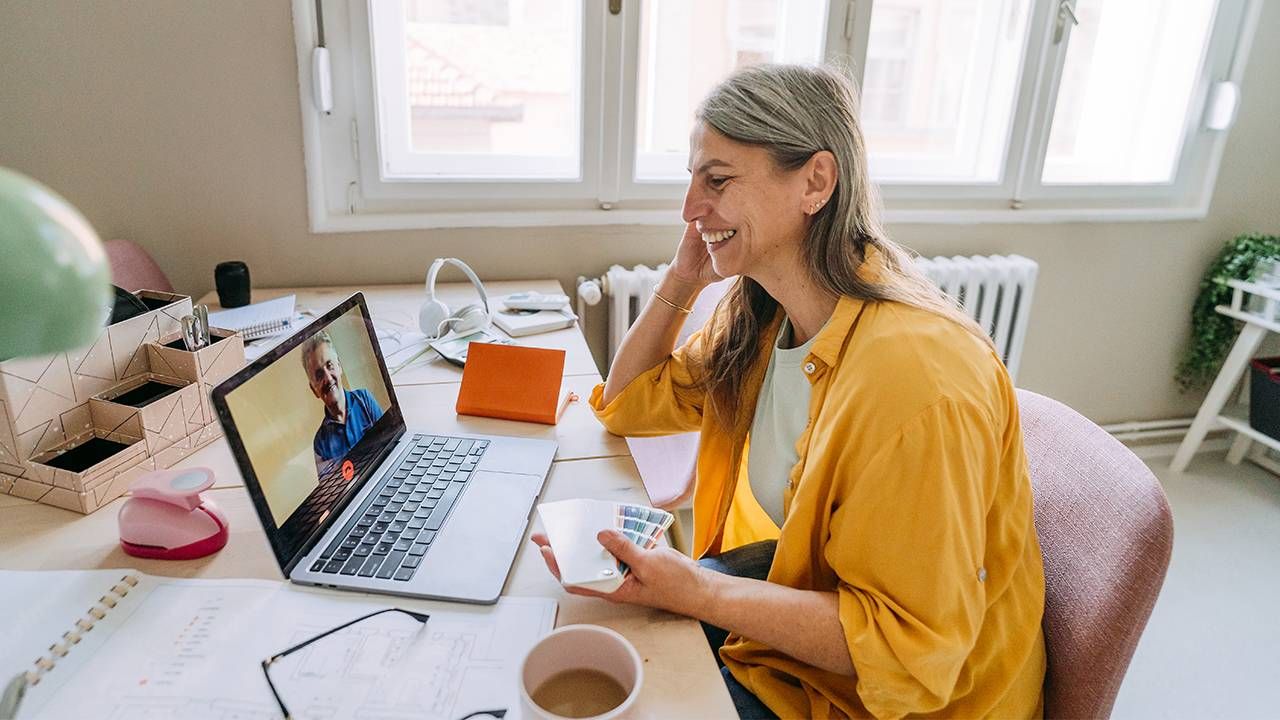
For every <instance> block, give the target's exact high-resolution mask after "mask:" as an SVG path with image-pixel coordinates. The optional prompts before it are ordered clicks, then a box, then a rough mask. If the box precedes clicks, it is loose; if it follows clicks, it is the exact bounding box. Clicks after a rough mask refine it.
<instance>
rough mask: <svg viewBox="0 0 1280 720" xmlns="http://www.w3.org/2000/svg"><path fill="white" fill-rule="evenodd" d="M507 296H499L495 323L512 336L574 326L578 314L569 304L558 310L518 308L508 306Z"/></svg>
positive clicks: (494, 318) (494, 315)
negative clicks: (506, 302)
mask: <svg viewBox="0 0 1280 720" xmlns="http://www.w3.org/2000/svg"><path fill="white" fill-rule="evenodd" d="M505 300H506V298H505V297H502V298H497V299H496V302H497V308H495V310H494V313H493V324H494V325H497V326H498V327H500V328H502V330H503V332H505V333H506V334H508V335H510V336H511V337H524V336H525V335H536V334H537V333H544V332H551V331H552V330H562V329H564V328H567V327H573V325H574V323H576V322H578V316H577V315H575V314H574V312H573V310H570V309H569V306H568V305H565V306H564V307H562V308H559V309H556V310H516V309H513V308H509V307H506V304H505Z"/></svg>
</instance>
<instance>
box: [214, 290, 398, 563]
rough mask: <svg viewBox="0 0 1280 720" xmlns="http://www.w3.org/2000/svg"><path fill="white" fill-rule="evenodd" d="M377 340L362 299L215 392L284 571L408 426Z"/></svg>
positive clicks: (350, 302)
mask: <svg viewBox="0 0 1280 720" xmlns="http://www.w3.org/2000/svg"><path fill="white" fill-rule="evenodd" d="M376 342H377V341H376V336H375V335H374V333H373V325H372V322H371V321H370V320H369V318H368V315H367V310H366V308H365V306H364V302H363V297H362V296H359V295H357V296H353V297H352V298H351V299H350V300H348V301H347V302H345V303H343V304H342V305H341V306H340V307H339V308H335V311H333V312H330V313H328V314H326V316H325V317H324V318H321V319H320V320H317V321H316V322H314V323H312V324H311V325H309V326H308V327H307V328H305V329H304V330H302V331H301V332H299V333H298V334H297V335H295V336H293V337H291V338H289V339H288V340H286V341H284V343H282V344H281V346H279V347H277V348H275V349H274V350H272V351H271V352H270V353H268V354H267V355H266V356H264V357H263V358H261V359H259V360H258V361H256V362H255V363H253V365H251V366H250V367H248V368H245V369H244V370H242V371H241V372H240V373H238V374H237V375H236V376H235V377H233V378H231V379H229V380H228V381H227V382H226V383H224V385H222V386H219V387H218V389H217V391H216V392H215V404H217V405H219V415H220V417H224V422H223V424H224V427H226V429H227V435H228V439H229V440H230V442H231V445H232V448H233V450H234V452H235V454H236V459H237V461H238V462H239V463H240V467H241V471H242V472H243V474H244V475H245V482H246V484H247V485H248V487H249V490H250V493H251V494H252V495H253V496H254V501H255V503H256V504H257V506H258V514H259V516H261V517H262V519H263V525H264V527H266V529H267V531H268V532H267V535H268V537H269V538H270V539H271V542H272V545H273V549H275V551H276V555H277V558H278V559H280V563H281V567H285V566H286V565H289V566H291V565H292V561H293V560H294V559H295V558H296V556H297V554H298V553H299V551H301V550H303V545H304V544H305V543H306V541H307V539H308V538H309V537H310V536H311V535H312V534H313V533H314V532H315V531H316V530H317V529H318V528H319V527H320V526H321V525H322V524H323V523H324V522H325V521H326V520H328V519H329V516H330V515H331V514H332V513H333V512H334V511H335V510H336V509H338V507H339V503H340V501H341V500H342V499H343V498H344V497H345V496H346V494H347V491H348V490H350V489H352V488H353V486H354V485H355V484H356V483H358V482H359V481H360V480H361V479H362V478H363V477H365V476H366V475H367V474H368V472H369V471H371V470H373V469H375V468H374V467H373V465H374V464H375V463H377V462H378V460H379V458H380V457H381V453H382V450H383V449H384V448H385V446H386V445H387V443H388V442H389V441H390V440H394V439H395V436H396V434H397V430H398V428H400V427H403V423H402V422H401V421H400V418H399V411H398V408H396V407H395V396H394V395H393V394H392V392H391V390H390V388H389V387H388V383H387V378H386V374H385V366H384V364H383V363H382V362H381V356H380V355H379V354H378V350H377V348H376V345H375V343H376ZM237 381H238V382H237ZM219 398H220V399H219ZM228 420H229V421H230V422H227V421H228ZM264 510H265V512H264ZM268 516H269V517H270V521H271V522H267V517H268ZM272 525H274V528H275V531H274V532H272V528H271V526H272Z"/></svg>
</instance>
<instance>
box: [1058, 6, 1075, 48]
mask: <svg viewBox="0 0 1280 720" xmlns="http://www.w3.org/2000/svg"><path fill="white" fill-rule="evenodd" d="M1067 20H1070V21H1071V24H1072V25H1079V24H1080V18H1078V17H1076V11H1075V8H1073V7H1071V0H1058V17H1057V18H1056V19H1055V20H1054V23H1053V44H1054V45H1057V44H1058V43H1060V42H1062V36H1063V35H1065V34H1066V32H1067Z"/></svg>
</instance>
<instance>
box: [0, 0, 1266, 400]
mask: <svg viewBox="0 0 1280 720" xmlns="http://www.w3.org/2000/svg"><path fill="white" fill-rule="evenodd" d="M1267 5H1268V6H1267V7H1266V9H1265V10H1264V11H1263V18H1262V25H1261V27H1259V29H1258V32H1257V38H1258V39H1257V42H1256V43H1255V45H1254V50H1253V53H1252V57H1251V58H1250V59H1249V64H1248V73H1247V76H1246V78H1245V83H1244V96H1243V102H1242V106H1241V112H1240V120H1239V123H1238V124H1237V126H1236V127H1235V129H1234V130H1233V131H1232V133H1231V138H1230V141H1229V143H1228V146H1227V152H1226V155H1225V158H1224V162H1223V168H1222V172H1221V174H1220V176H1219V179H1218V183H1217V191H1216V193H1215V195H1214V199H1213V205H1212V208H1211V211H1210V215H1209V217H1208V218H1207V219H1206V220H1204V221H1200V222H1172V223H1102V224H1062V225H976V226H950V225H947V226H940V225H901V226H895V227H891V228H890V230H891V231H892V233H893V235H894V237H895V238H896V239H898V240H899V241H901V242H903V243H905V244H907V245H909V246H911V247H913V248H915V249H916V250H919V251H920V252H922V253H924V254H926V255H932V254H942V253H945V254H954V253H965V254H968V253H1019V254H1022V255H1026V256H1028V257H1031V258H1034V259H1035V260H1037V261H1038V262H1039V263H1040V266H1041V275H1040V278H1041V279H1040V284H1039V286H1038V287H1037V289H1036V296H1035V307H1034V310H1033V314H1032V318H1031V320H1032V327H1031V330H1030V336H1029V337H1028V340H1027V346H1026V352H1025V356H1024V359H1023V366H1022V371H1021V374H1020V378H1019V384H1020V385H1022V386H1024V387H1027V388H1030V389H1033V390H1036V391H1038V392H1042V393H1045V394H1047V395H1051V396H1053V397H1056V398H1058V399H1060V400H1062V401H1064V402H1066V403H1068V404H1070V405H1073V406H1074V407H1076V408H1077V409H1079V410H1080V411H1081V412H1083V413H1085V414H1086V415H1089V416H1090V417H1092V418H1093V419H1095V420H1097V421H1099V422H1110V421H1117V420H1127V419H1148V418H1164V417H1172V416H1186V415H1189V414H1191V413H1193V412H1194V410H1195V408H1196V406H1197V405H1198V402H1199V398H1198V397H1197V396H1183V395H1179V394H1178V392H1177V390H1176V387H1175V385H1174V384H1173V382H1172V380H1171V376H1172V373H1173V369H1174V367H1175V365H1176V363H1177V357H1178V353H1179V352H1180V349H1181V347H1182V345H1183V343H1184V342H1185V339H1186V336H1187V333H1188V320H1187V318H1188V312H1189V309H1190V307H1191V301H1192V298H1193V296H1194V294H1195V292H1196V284H1197V281H1198V280H1199V276H1200V273H1201V272H1202V271H1203V269H1204V267H1205V265H1206V264H1207V262H1208V261H1209V259H1210V258H1211V257H1212V256H1213V254H1214V253H1215V252H1216V250H1217V248H1218V247H1220V245H1221V244H1222V243H1223V242H1224V241H1226V240H1227V239H1229V238H1230V237H1231V236H1232V235H1234V234H1237V233H1241V232H1246V231H1269V232H1273V233H1274V232H1280V152H1278V151H1277V145H1278V144H1280V129H1277V128H1278V127H1280V123H1278V122H1277V120H1276V118H1280V93H1277V92H1276V90H1277V88H1280V45H1278V44H1276V43H1275V42H1274V41H1273V39H1274V38H1275V37H1277V36H1280V3H1268V4H1267ZM290 12H291V11H290V5H289V3H288V2H287V1H286V0H274V1H273V2H260V1H253V2H249V1H245V0H234V1H232V0H227V1H222V2H213V1H211V0H200V1H196V0H189V1H183V2H178V1H177V0H150V1H148V2H116V1H114V0H99V1H98V2H88V1H87V0H58V1H56V2H55V1H51V0H49V1H42V2H38V3H36V2H30V3H28V2H10V3H7V4H6V7H5V9H4V10H3V11H0V18H2V19H0V165H5V166H9V167H13V168H16V169H18V170H20V171H23V172H26V173H29V174H31V175H33V176H35V177H37V178H39V179H40V180H42V181H44V182H45V183H47V184H49V185H50V186H52V187H54V188H55V189H57V190H58V191H59V192H61V193H62V194H63V195H65V196H66V197H67V198H68V199H69V200H70V201H71V202H72V203H74V204H75V205H76V206H78V207H79V208H80V209H81V210H82V211H83V212H84V214H85V215H86V216H87V217H88V218H89V220H90V221H91V222H92V223H93V225H94V226H95V227H96V228H97V229H98V231H99V232H100V233H101V234H102V236H103V237H104V238H109V237H128V238H132V239H134V240H136V241H137V242H139V243H141V244H142V245H144V246H145V247H146V248H148V249H149V250H150V251H151V252H152V254H153V255H155V257H156V259H157V260H158V261H159V262H160V264H161V265H162V266H163V267H164V268H165V269H166V271H167V272H168V273H169V275H170V277H171V278H172V279H173V281H174V284H175V285H177V286H178V288H179V289H180V290H182V291H186V292H190V293H192V294H196V295H199V294H201V293H203V292H205V291H207V290H208V289H210V288H211V287H212V284H213V280H212V270H213V265H214V264H215V263H217V262H218V261H220V260H227V259H243V260H245V261H247V262H248V263H249V265H250V268H251V271H252V273H253V279H254V281H255V283H256V284H259V285H304V284H321V283H339V282H340V283H376V282H408V281H418V280H420V275H419V273H420V271H421V270H425V267H426V265H427V264H428V263H429V262H430V261H431V259H432V258H434V257H436V256H439V255H457V256H459V257H463V258H466V259H467V260H468V261H469V262H471V263H472V264H473V265H474V266H475V268H476V269H477V271H479V272H480V274H481V275H482V276H484V277H489V278H499V279H521V278H536V277H548V276H551V277H555V278H558V279H559V280H560V281H561V282H562V283H563V284H564V285H565V287H566V289H571V287H572V286H571V283H572V281H573V279H574V278H575V277H576V276H577V275H579V274H585V275H595V274H599V273H601V272H602V271H603V270H605V269H606V268H607V267H608V266H609V265H610V264H611V263H614V262H620V263H623V264H628V265H629V264H634V263H640V262H645V263H656V262H659V261H662V260H665V259H667V258H668V257H669V255H670V253H671V251H672V248H673V247H674V243H675V241H676V239H677V238H678V237H679V230H680V226H679V223H678V221H677V219H676V218H674V217H673V222H672V225H671V227H667V228H663V227H618V228H596V227H575V228H530V229H463V230H435V231H417V232H380V233H361V234H347V235H312V234H311V233H310V232H309V231H308V229H307V211H306V192H305V187H304V171H303V161H302V132H301V121H300V118H299V112H300V111H299V106H298V87H297V66H296V62H295V60H294V43H293V25H292V18H291V15H290ZM599 314H600V311H599V309H597V312H596V313H595V314H594V315H592V316H589V317H588V321H589V325H590V326H592V327H593V332H592V333H591V342H592V346H593V347H594V348H596V349H597V350H598V349H599V347H600V345H601V343H602V336H601V335H600V323H599V321H598V317H599ZM592 321H595V322H592Z"/></svg>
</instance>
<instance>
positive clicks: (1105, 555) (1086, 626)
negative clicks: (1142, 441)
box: [1018, 390, 1173, 718]
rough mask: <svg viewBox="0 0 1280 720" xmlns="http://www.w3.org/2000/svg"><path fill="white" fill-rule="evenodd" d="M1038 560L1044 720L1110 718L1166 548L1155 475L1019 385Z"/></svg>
mask: <svg viewBox="0 0 1280 720" xmlns="http://www.w3.org/2000/svg"><path fill="white" fill-rule="evenodd" d="M1018 404H1019V406H1020V408H1021V414H1022V433H1023V439H1024V442H1025V444H1026V448H1027V462H1028V465H1029V468H1030V472H1031V485H1032V488H1033V490H1034V493H1035V516H1036V518H1035V523H1036V533H1037V535H1038V536H1039V538H1040V551H1041V553H1042V554H1043V556H1044V574H1045V609H1044V623H1043V624H1044V634H1045V644H1046V648H1047V654H1048V660H1049V669H1048V673H1047V674H1046V676H1045V698H1044V711H1045V717H1046V718H1105V717H1109V716H1110V715H1111V708H1112V706H1113V705H1114V704H1115V700H1116V693H1117V692H1119V690H1120V683H1121V681H1122V680H1123V679H1124V674H1125V671H1126V670H1127V669H1128V667H1129V661H1130V660H1131V659H1132V658H1133V651H1134V649H1135V648H1136V647H1137V645H1138V638H1139V637H1141V635H1142V630H1143V628H1145V627H1146V625H1147V619H1148V618H1150V617H1151V609H1152V607H1153V606H1154V605H1155V602H1156V596H1158V595H1159V594H1160V587H1161V585H1163V584H1164V577H1165V572H1166V571H1167V570H1168V567H1169V556H1170V554H1171V553H1172V551H1173V516H1172V514H1171V513H1170V511H1169V503H1168V501H1167V500H1166V499H1165V495H1164V490H1163V489H1162V488H1161V487H1160V481H1159V480H1157V479H1156V477H1155V476H1154V475H1152V474H1151V471H1150V470H1149V469H1148V468H1147V466H1146V465H1144V464H1143V462H1142V461H1141V460H1139V459H1138V458H1137V456H1135V455H1134V454H1133V453H1132V452H1130V451H1129V449H1128V448H1126V447H1125V446H1124V445H1122V444H1121V443H1120V442H1119V441H1118V440H1116V439H1115V438H1113V437H1111V435H1110V434H1108V433H1107V432H1106V431H1104V430H1103V429H1102V428H1100V427H1098V426H1097V425H1094V424H1093V423H1092V422H1090V421H1089V420H1087V419H1086V418H1085V417H1084V416H1082V415H1080V414H1079V413H1077V412H1076V411H1074V410H1072V409H1071V408H1069V407H1067V406H1066V405H1063V404H1062V403H1059V402H1057V401H1055V400H1051V399H1049V398H1047V397H1043V396H1041V395H1037V394H1035V393H1033V392H1028V391H1026V390H1019V391H1018Z"/></svg>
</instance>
